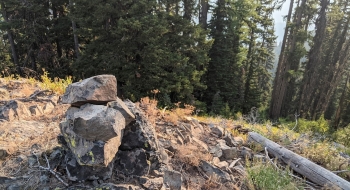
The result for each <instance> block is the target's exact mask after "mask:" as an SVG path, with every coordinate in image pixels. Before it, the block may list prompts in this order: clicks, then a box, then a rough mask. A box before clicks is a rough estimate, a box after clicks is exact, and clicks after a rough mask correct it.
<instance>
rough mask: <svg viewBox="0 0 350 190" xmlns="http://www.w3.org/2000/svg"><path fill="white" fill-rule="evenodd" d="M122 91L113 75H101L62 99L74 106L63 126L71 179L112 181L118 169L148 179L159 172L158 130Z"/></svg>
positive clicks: (77, 85)
mask: <svg viewBox="0 0 350 190" xmlns="http://www.w3.org/2000/svg"><path fill="white" fill-rule="evenodd" d="M116 87H117V82H116V78H115V77H114V76H113V75H98V76H94V77H91V78H88V79H85V80H83V81H81V82H78V83H73V84H71V85H70V86H68V88H67V90H66V93H65V94H64V95H63V96H62V103H65V104H70V105H71V107H70V108H69V109H68V110H67V112H66V117H65V119H64V120H63V121H62V122H61V123H60V130H61V133H62V135H63V142H64V143H63V144H65V146H66V147H67V149H68V153H67V154H66V158H65V160H66V171H67V174H68V178H69V179H70V180H71V181H83V180H101V179H102V180H106V179H108V178H110V177H111V175H112V173H113V171H118V173H122V174H124V175H137V176H142V175H147V174H148V173H149V172H151V170H152V169H153V170H154V169H157V168H159V158H158V156H157V153H156V152H157V141H156V139H155V135H154V131H153V129H152V128H153V127H151V126H150V124H149V123H148V121H146V119H144V118H143V116H142V113H141V111H140V110H138V109H137V108H136V106H135V105H134V104H133V103H132V102H130V101H127V102H125V103H124V102H123V101H122V100H120V99H119V98H118V97H117V88H116ZM135 115H136V117H135Z"/></svg>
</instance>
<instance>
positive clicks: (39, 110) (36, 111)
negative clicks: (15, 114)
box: [29, 105, 44, 116]
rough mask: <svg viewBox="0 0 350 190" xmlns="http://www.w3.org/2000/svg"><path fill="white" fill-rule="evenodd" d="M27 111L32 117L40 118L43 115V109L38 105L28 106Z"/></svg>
mask: <svg viewBox="0 0 350 190" xmlns="http://www.w3.org/2000/svg"><path fill="white" fill-rule="evenodd" d="M29 111H30V113H31V114H32V116H40V115H42V114H43V113H44V111H43V109H42V108H41V106H39V105H35V106H30V107H29Z"/></svg>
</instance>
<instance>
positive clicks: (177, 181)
mask: <svg viewBox="0 0 350 190" xmlns="http://www.w3.org/2000/svg"><path fill="white" fill-rule="evenodd" d="M164 185H165V186H166V187H168V188H170V189H171V190H181V186H182V175H181V173H180V172H177V171H170V170H167V171H164Z"/></svg>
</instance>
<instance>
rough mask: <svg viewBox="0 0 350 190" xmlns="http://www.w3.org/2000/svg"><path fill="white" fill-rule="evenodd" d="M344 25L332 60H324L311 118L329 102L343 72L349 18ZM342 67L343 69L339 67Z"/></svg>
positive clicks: (317, 114) (346, 54) (347, 46)
mask: <svg viewBox="0 0 350 190" xmlns="http://www.w3.org/2000/svg"><path fill="white" fill-rule="evenodd" d="M344 24H345V27H344V29H343V31H342V33H341V36H340V39H339V40H338V44H337V46H336V48H335V49H334V48H333V49H334V54H333V56H332V60H331V61H330V62H326V64H328V65H327V67H326V68H327V70H326V73H325V74H324V76H325V77H324V78H325V81H326V82H325V83H324V84H323V85H322V86H320V87H321V89H320V92H321V94H320V99H319V100H318V102H317V107H316V109H314V110H312V111H311V114H312V117H313V119H316V118H317V117H318V116H319V115H320V114H322V113H323V112H324V111H325V109H326V107H327V105H328V102H329V98H330V97H331V94H332V92H333V90H334V89H335V86H336V85H338V82H339V79H340V77H341V74H340V73H341V72H344V70H343V69H345V64H346V63H347V58H348V54H349V52H348V51H349V46H350V41H349V40H347V35H346V34H347V33H348V29H349V24H350V18H347V21H346V22H345V23H344ZM340 68H343V69H340Z"/></svg>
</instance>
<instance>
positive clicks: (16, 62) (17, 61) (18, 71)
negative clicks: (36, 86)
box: [1, 2, 22, 76]
mask: <svg viewBox="0 0 350 190" xmlns="http://www.w3.org/2000/svg"><path fill="white" fill-rule="evenodd" d="M1 7H2V11H3V18H4V19H5V22H7V23H9V19H8V15H7V11H6V7H5V3H4V2H2V3H1ZM7 37H8V40H9V42H10V45H11V52H12V58H13V62H14V63H15V65H16V69H17V73H18V74H19V75H20V76H22V71H21V66H20V64H19V60H18V55H17V51H16V46H15V41H14V39H13V34H12V31H11V29H7Z"/></svg>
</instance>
